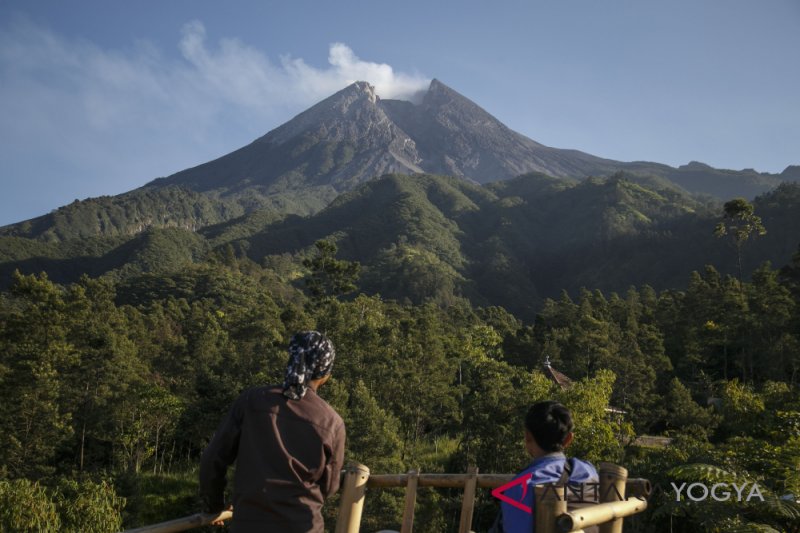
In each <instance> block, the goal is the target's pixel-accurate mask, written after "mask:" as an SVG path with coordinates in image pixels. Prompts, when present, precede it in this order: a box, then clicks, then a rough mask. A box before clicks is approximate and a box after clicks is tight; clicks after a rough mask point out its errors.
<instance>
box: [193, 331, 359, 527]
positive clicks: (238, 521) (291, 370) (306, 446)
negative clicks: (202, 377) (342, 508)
mask: <svg viewBox="0 0 800 533" xmlns="http://www.w3.org/2000/svg"><path fill="white" fill-rule="evenodd" d="M334 357H335V351H334V348H333V344H332V343H331V341H330V340H329V339H328V338H327V337H325V336H324V335H322V334H320V333H318V332H316V331H305V332H301V333H297V334H296V335H294V337H292V339H291V342H290V343H289V363H288V365H287V367H286V374H285V379H284V382H283V385H276V386H264V387H256V388H254V389H250V390H247V391H245V392H244V393H242V395H241V396H239V398H238V399H237V400H236V402H235V403H234V404H233V407H231V410H230V412H229V413H228V416H227V417H226V418H225V419H224V420H223V421H222V423H221V424H220V426H219V428H218V429H217V432H216V433H215V434H214V438H213V439H212V440H211V443H210V444H209V445H208V447H207V448H206V450H205V451H204V452H203V457H202V459H201V462H200V491H201V494H202V495H203V498H204V500H205V502H206V506H207V511H208V512H210V513H219V512H221V511H222V510H223V509H224V507H225V505H224V500H223V491H224V489H225V483H226V481H225V476H226V471H227V468H228V466H229V465H230V464H232V463H233V462H234V461H236V476H235V481H234V495H233V510H234V518H233V524H232V528H231V530H232V531H234V532H235V533H250V532H259V533H261V532H266V531H280V532H287V533H293V532H297V533H301V532H302V533H306V532H315V533H316V532H320V533H321V532H322V531H323V529H324V524H323V520H322V504H323V502H324V500H325V498H327V497H328V496H330V495H331V494H333V493H335V492H336V490H337V489H338V488H339V473H340V470H341V468H342V463H343V461H344V441H345V428H344V422H342V419H341V417H340V416H339V415H338V414H337V413H336V411H334V410H333V408H332V407H331V406H330V405H328V404H327V403H326V402H325V400H323V399H322V398H320V397H319V396H318V395H317V389H319V387H321V386H322V385H323V384H324V383H325V382H326V381H327V380H328V378H330V375H331V369H332V367H333V360H334ZM217 525H221V523H217Z"/></svg>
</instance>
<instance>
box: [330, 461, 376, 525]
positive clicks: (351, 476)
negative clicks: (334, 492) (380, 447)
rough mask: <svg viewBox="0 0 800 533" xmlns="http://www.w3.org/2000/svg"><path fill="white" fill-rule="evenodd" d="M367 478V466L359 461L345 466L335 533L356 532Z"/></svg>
mask: <svg viewBox="0 0 800 533" xmlns="http://www.w3.org/2000/svg"><path fill="white" fill-rule="evenodd" d="M368 479H369V468H367V467H366V466H364V465H362V464H360V463H351V464H350V465H348V466H347V468H345V470H344V483H342V499H341V502H340V504H339V516H338V517H337V518H336V533H358V530H359V529H360V527H361V512H362V511H363V510H364V493H365V492H366V489H367V480H368Z"/></svg>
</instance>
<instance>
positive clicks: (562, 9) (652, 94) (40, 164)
mask: <svg viewBox="0 0 800 533" xmlns="http://www.w3.org/2000/svg"><path fill="white" fill-rule="evenodd" d="M434 77H435V78H438V79H440V80H441V81H443V82H444V83H446V84H447V85H449V86H451V87H452V88H454V89H455V90H457V91H459V92H461V93H462V94H464V95H465V96H467V97H469V98H471V99H472V100H474V101H475V102H477V103H478V104H479V105H481V106H482V107H484V108H485V109H486V110H487V111H489V112H490V113H492V114H493V115H495V116H496V117H498V118H499V119H500V120H502V121H503V122H505V123H506V124H507V125H508V126H510V127H511V128H513V129H515V130H517V131H519V132H521V133H523V134H525V135H528V136H529V137H531V138H533V139H535V140H536V141H539V142H541V143H543V144H546V145H549V146H556V147H560V148H576V149H579V150H583V151H585V152H589V153H592V154H594V155H598V156H602V157H608V158H612V159H618V160H623V161H631V160H648V161H657V162H662V163H667V164H670V165H673V166H678V165H681V164H685V163H688V162H689V161H692V160H697V161H703V162H705V163H708V164H711V165H713V166H716V167H721V168H733V169H741V168H755V169H757V170H759V171H764V172H780V171H782V170H783V169H784V168H785V167H786V166H787V165H790V164H800V2H798V1H797V0H769V1H765V2H753V1H751V0H746V1H740V0H703V1H697V0H672V1H670V2H655V1H650V0H631V1H606V2H598V1H597V0H573V1H570V0H564V1H560V2H550V1H548V2H541V1H532V0H527V1H513V0H506V1H502V2H487V1H485V0H484V1H479V2H478V1H470V0H461V1H458V2H455V1H437V2H417V1H404V2H385V1H381V0H373V1H371V2H361V1H344V0H342V1H313V2H312V1H308V0H298V1H294V2H287V1H280V2H271V1H253V2H244V1H240V2H235V3H234V2H230V3H222V2H218V1H209V0H191V1H189V0H170V1H169V2H153V1H141V2H122V1H115V2H112V1H108V0H104V1H84V2H63V1H44V0H42V1H36V2H30V1H5V0H0V116H2V117H3V119H2V121H0V184H1V185H2V194H1V195H0V225H2V224H7V223H11V222H16V221H19V220H23V219H27V218H31V217H34V216H37V215H41V214H44V213H47V212H49V211H50V210H52V209H54V208H56V207H59V206H61V205H64V204H66V203H69V202H71V201H72V200H74V199H76V198H78V199H83V198H87V197H90V196H98V195H105V194H117V193H120V192H124V191H127V190H130V189H132V188H135V187H137V186H140V185H143V184H144V183H146V182H148V181H150V180H152V179H153V178H156V177H160V176H166V175H169V174H171V173H173V172H176V171H178V170H181V169H183V168H187V167H191V166H195V165H197V164H200V163H202V162H205V161H208V160H210V159H214V158H216V157H219V156H221V155H223V154H225V153H227V152H230V151H232V150H234V149H236V148H239V147H241V146H243V145H244V144H247V143H249V142H250V141H252V140H253V139H254V138H256V137H259V136H261V135H263V134H264V133H266V132H267V131H269V130H270V129H272V128H274V127H276V126H278V125H279V124H281V123H282V122H284V121H286V120H288V119H290V118H291V117H292V116H294V115H295V114H297V113H298V112H300V111H302V110H303V109H305V108H306V107H308V106H309V105H311V104H313V103H314V102H316V101H318V100H320V99H321V98H323V97H325V96H327V95H329V94H331V93H333V92H334V91H335V90H337V89H339V88H341V87H343V86H345V85H346V84H347V83H348V82H349V81H354V80H355V79H360V78H366V79H367V81H370V82H372V83H374V84H376V86H377V87H378V92H379V94H380V93H383V96H384V97H388V96H397V95H400V96H402V94H403V93H404V92H408V91H411V90H413V89H415V88H417V87H423V86H425V85H426V84H427V82H428V81H429V80H430V79H431V78H434Z"/></svg>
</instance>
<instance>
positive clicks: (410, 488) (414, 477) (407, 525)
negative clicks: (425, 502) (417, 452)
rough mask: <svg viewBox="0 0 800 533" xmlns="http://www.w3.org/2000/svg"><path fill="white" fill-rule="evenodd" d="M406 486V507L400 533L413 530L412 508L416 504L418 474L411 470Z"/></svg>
mask: <svg viewBox="0 0 800 533" xmlns="http://www.w3.org/2000/svg"><path fill="white" fill-rule="evenodd" d="M407 477H408V484H407V485H406V506H405V509H404V510H403V523H402V525H401V526H400V533H411V532H412V530H413V529H414V506H415V505H416V503H417V485H418V483H419V472H418V471H417V470H412V471H411V472H409V473H408V476H407Z"/></svg>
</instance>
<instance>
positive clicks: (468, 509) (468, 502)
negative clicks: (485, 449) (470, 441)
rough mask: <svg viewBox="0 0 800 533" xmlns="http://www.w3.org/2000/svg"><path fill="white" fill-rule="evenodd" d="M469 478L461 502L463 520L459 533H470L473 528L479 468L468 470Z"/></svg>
mask: <svg viewBox="0 0 800 533" xmlns="http://www.w3.org/2000/svg"><path fill="white" fill-rule="evenodd" d="M467 474H468V475H469V477H468V478H467V481H466V483H465V485H464V498H463V500H462V501H461V520H460V522H459V524H458V533H469V531H470V529H471V528H472V511H473V510H474V509H475V488H476V487H477V486H478V467H477V466H471V467H469V468H468V469H467Z"/></svg>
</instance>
